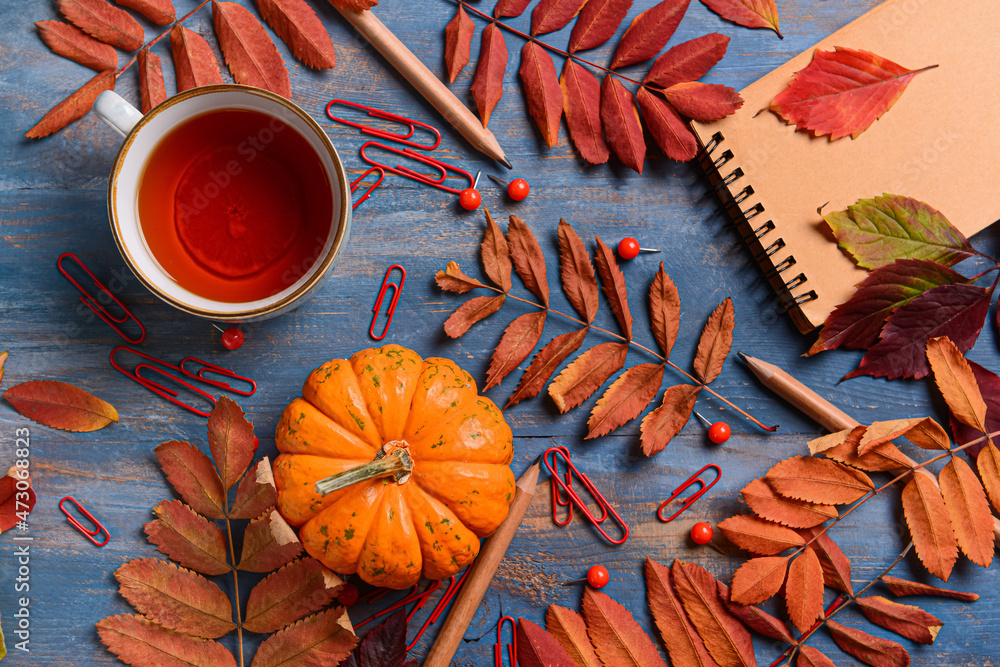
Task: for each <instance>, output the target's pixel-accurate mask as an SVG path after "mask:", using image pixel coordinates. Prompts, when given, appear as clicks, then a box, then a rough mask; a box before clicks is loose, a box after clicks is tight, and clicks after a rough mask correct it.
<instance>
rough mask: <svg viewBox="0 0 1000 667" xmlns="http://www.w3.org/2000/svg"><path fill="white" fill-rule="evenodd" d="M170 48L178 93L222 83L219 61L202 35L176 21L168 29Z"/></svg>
mask: <svg viewBox="0 0 1000 667" xmlns="http://www.w3.org/2000/svg"><path fill="white" fill-rule="evenodd" d="M170 48H171V51H172V53H173V55H174V70H175V71H176V74H177V92H178V93H182V92H184V91H185V90H190V89H191V88H197V87H198V86H211V85H214V84H220V83H222V72H221V71H220V70H219V61H218V60H216V59H215V52H213V51H212V47H211V46H209V44H208V41H206V40H205V38H204V37H202V36H201V35H199V34H198V33H196V32H195V31H193V30H189V29H187V28H185V27H184V26H182V25H181V24H180V23H178V24H177V25H175V26H174V27H173V29H172V30H171V31H170Z"/></svg>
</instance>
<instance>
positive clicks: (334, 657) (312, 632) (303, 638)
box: [251, 607, 405, 667]
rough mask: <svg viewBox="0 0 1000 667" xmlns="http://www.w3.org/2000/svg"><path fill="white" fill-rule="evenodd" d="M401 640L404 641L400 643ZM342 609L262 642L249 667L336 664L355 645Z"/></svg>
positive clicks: (305, 622) (328, 612)
mask: <svg viewBox="0 0 1000 667" xmlns="http://www.w3.org/2000/svg"><path fill="white" fill-rule="evenodd" d="M403 641H405V639H404V640H403ZM357 644H358V638H357V637H355V636H354V632H353V631H352V629H351V624H350V621H349V620H348V619H347V615H346V614H345V613H344V608H343V607H333V608H331V609H327V610H326V611H322V612H320V613H318V614H313V615H312V616H309V617H307V618H305V619H303V620H301V621H299V622H298V623H296V624H295V625H292V626H289V627H287V628H285V629H284V630H281V631H280V632H278V633H276V634H273V635H271V636H270V637H268V638H267V639H265V640H264V641H263V642H262V643H261V645H260V647H259V648H258V649H257V653H256V654H255V655H254V657H253V662H252V663H251V667H293V666H295V665H336V664H340V662H341V661H342V660H343V659H344V658H346V657H347V656H348V655H350V653H351V650H352V649H353V648H354V647H355V646H357Z"/></svg>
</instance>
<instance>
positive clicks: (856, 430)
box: [806, 425, 868, 454]
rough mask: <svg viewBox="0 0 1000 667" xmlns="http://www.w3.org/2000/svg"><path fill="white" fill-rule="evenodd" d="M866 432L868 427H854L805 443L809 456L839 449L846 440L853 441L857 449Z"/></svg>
mask: <svg viewBox="0 0 1000 667" xmlns="http://www.w3.org/2000/svg"><path fill="white" fill-rule="evenodd" d="M867 430H868V427H867V426H863V425H862V426H855V427H853V428H845V429H844V430H842V431H836V432H835V433H827V434H826V435H821V436H820V437H818V438H814V439H812V440H810V441H809V442H808V443H806V445H807V446H808V447H809V453H810V454H822V453H823V452H825V451H826V450H828V449H834V448H836V447H839V446H840V445H842V444H844V443H845V442H847V440H848V439H851V440H853V441H854V447H855V448H857V446H858V443H859V442H860V441H861V436H863V435H864V434H865V431H867Z"/></svg>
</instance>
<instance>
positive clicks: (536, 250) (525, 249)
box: [507, 70, 561, 306]
mask: <svg viewBox="0 0 1000 667" xmlns="http://www.w3.org/2000/svg"><path fill="white" fill-rule="evenodd" d="M553 71H554V70H553ZM560 108H561V107H560ZM507 245H508V246H509V247H510V257H511V260H512V261H513V262H514V270H515V271H516V272H517V275H518V276H520V278H521V280H522V281H523V282H524V286H525V287H527V288H528V291H529V292H531V293H532V294H534V295H535V296H537V297H538V298H539V299H541V301H542V305H544V306H548V305H549V281H548V275H547V273H546V271H545V255H544V253H542V247H541V246H540V245H538V240H537V239H536V238H535V235H534V234H532V233H531V230H530V229H528V225H526V224H524V221H523V220H521V218H519V217H517V216H516V215H512V216H510V223H509V224H508V225H507Z"/></svg>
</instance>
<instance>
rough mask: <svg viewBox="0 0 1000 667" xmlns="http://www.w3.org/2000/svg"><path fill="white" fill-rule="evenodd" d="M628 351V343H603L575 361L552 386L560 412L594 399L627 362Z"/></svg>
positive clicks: (552, 395) (550, 392) (550, 391)
mask: <svg viewBox="0 0 1000 667" xmlns="http://www.w3.org/2000/svg"><path fill="white" fill-rule="evenodd" d="M627 354H628V345H627V344H625V343H601V344H600V345H595V346H594V347H592V348H590V349H589V350H587V351H586V352H584V353H583V354H581V355H580V356H578V357H577V358H576V359H574V360H573V361H571V362H570V364H569V366H567V367H566V368H564V369H563V371H562V373H560V374H559V375H558V376H557V377H556V379H555V380H553V382H552V384H550V385H549V396H551V397H552V400H553V401H555V404H556V407H557V408H559V412H566V411H567V410H572V409H573V408H575V407H576V406H578V405H580V404H581V403H583V402H584V401H586V400H587V399H588V398H590V396H591V395H592V394H593V393H594V392H595V391H597V390H598V389H600V388H601V385H603V384H604V383H605V382H606V381H607V379H608V378H609V377H611V376H612V375H614V374H615V373H617V372H618V371H619V370H620V369H621V368H622V366H624V365H625V356H626V355H627Z"/></svg>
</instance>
